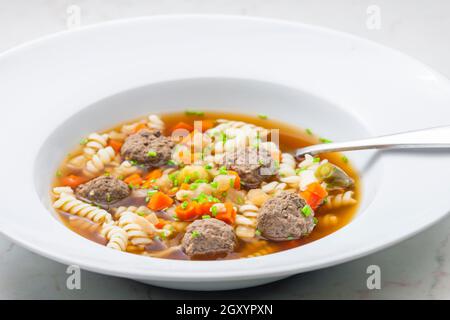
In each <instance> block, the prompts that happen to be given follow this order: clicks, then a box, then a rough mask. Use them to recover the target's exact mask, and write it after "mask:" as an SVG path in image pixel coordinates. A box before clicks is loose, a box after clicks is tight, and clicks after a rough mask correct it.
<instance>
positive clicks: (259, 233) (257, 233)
mask: <svg viewBox="0 0 450 320" xmlns="http://www.w3.org/2000/svg"><path fill="white" fill-rule="evenodd" d="M255 235H257V236H258V237H259V236H260V235H261V231H259V230H258V229H256V231H255Z"/></svg>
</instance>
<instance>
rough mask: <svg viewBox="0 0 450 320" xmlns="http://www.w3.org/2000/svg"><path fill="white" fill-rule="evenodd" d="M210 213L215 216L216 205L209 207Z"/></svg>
mask: <svg viewBox="0 0 450 320" xmlns="http://www.w3.org/2000/svg"><path fill="white" fill-rule="evenodd" d="M211 213H212V215H213V217H215V216H217V213H218V209H217V206H212V207H211Z"/></svg>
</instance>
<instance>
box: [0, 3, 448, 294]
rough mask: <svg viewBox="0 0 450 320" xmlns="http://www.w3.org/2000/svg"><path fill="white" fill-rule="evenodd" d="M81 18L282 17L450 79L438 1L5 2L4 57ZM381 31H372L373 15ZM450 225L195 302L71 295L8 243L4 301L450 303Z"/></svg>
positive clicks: (44, 264) (96, 282)
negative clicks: (390, 52) (371, 271)
mask: <svg viewBox="0 0 450 320" xmlns="http://www.w3.org/2000/svg"><path fill="white" fill-rule="evenodd" d="M70 5H77V6H78V7H79V8H80V9H81V24H82V25H87V24H92V23H98V22H102V21H108V20H112V19H118V18H128V17H136V16H146V15H155V14H169V13H220V14H239V15H250V16H264V17H274V18H280V19H287V20H292V21H301V22H305V23H311V24H317V25H322V26H326V27H330V28H334V29H338V30H343V31H346V32H350V33H353V34H356V35H359V36H362V37H366V38H369V39H372V40H374V41H377V42H380V43H383V44H385V45H388V46H391V47H393V48H396V49H399V50H401V51H404V52H406V53H407V54H409V55H411V56H413V57H416V58H417V59H419V60H421V61H423V62H424V63H426V64H428V65H430V66H431V67H433V68H435V69H436V70H438V71H440V72H441V73H443V74H444V75H446V76H450V60H449V59H448V57H449V53H450V42H449V41H448V38H449V36H450V18H449V17H448V12H449V10H450V2H448V1H445V0H436V1H433V2H430V1H426V0H419V1H417V0H416V1H411V0H409V1H408V0H401V1H400V0H397V1H388V0H384V1H381V0H372V1H366V0H361V1H357V0H341V1H334V0H322V1H317V0H316V1H313V0H310V1H303V0H209V1H201V0H128V1H127V0H109V1H101V0H89V1H88V0H84V1H83V0H71V1H69V0H33V1H28V0H15V1H9V0H0V52H1V51H3V50H6V49H8V48H10V47H12V46H14V45H17V44H20V43H23V42H25V41H28V40H32V39H35V38H37V37H40V36H43V35H46V34H49V33H53V32H57V31H61V30H64V29H65V28H66V25H67V16H68V14H67V12H66V11H67V8H68V7H69V6H70ZM370 5H376V6H377V7H376V8H379V9H380V13H381V25H380V26H381V28H380V29H369V28H367V25H366V21H367V18H368V16H367V13H366V10H367V8H368V6H370ZM449 237H450V217H447V218H446V219H444V220H443V221H442V222H440V223H439V224H438V225H436V226H434V227H432V228H431V229H429V230H427V231H425V232H423V233H421V234H419V235H417V236H415V237H413V238H412V239H410V240H407V241H405V242H403V243H401V244H399V245H396V246H394V247H392V248H390V249H387V250H384V251H382V252H379V253H376V254H373V255H370V256H368V257H365V258H362V259H359V260H357V261H353V262H349V263H346V264H343V265H340V266H336V267H333V268H328V269H324V270H320V271H315V272H310V273H307V274H303V275H298V276H295V277H293V278H290V279H288V280H284V281H280V282H277V283H274V284H270V285H267V286H264V287H260V288H253V289H246V290H238V291H231V292H216V293H193V292H183V291H175V290H168V289H161V288H157V287H151V286H148V285H143V284H140V283H136V282H134V281H129V280H125V279H118V278H113V277H108V276H103V275H98V274H94V273H90V272H84V271H83V272H82V288H81V290H68V289H67V288H66V277H67V274H66V273H65V271H66V266H64V265H61V264H59V263H56V262H53V261H50V260H48V259H45V258H42V257H40V256H37V255H35V254H33V253H31V252H29V251H27V250H25V249H22V248H20V247H18V246H17V245H14V244H12V243H11V242H10V241H8V240H7V239H6V238H4V237H3V236H1V235H0V299H57V298H61V299H93V298H99V299H133V298H136V299H176V298H179V299H195V298H217V299H225V298H233V299H249V298H255V299H272V298H274V299H277V298H278V299H280V298H281V299H283V298H285V299H299V298H303V299H309V298H324V299H341V298H351V299H379V298H383V299H424V298H425V299H450V244H449ZM369 265H378V266H380V268H381V279H382V283H381V289H380V290H368V289H367V287H366V279H367V274H366V268H367V266H369Z"/></svg>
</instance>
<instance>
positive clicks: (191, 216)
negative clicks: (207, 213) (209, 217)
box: [175, 202, 199, 221]
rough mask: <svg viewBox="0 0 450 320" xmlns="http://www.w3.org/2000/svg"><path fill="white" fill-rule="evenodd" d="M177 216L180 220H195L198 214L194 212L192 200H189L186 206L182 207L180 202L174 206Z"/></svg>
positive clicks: (194, 207)
mask: <svg viewBox="0 0 450 320" xmlns="http://www.w3.org/2000/svg"><path fill="white" fill-rule="evenodd" d="M175 213H176V215H177V218H178V219H180V220H182V221H192V220H195V219H196V218H197V217H198V216H199V214H198V213H197V212H196V205H195V203H194V202H189V203H188V204H187V206H185V207H183V205H182V204H180V205H179V206H177V207H176V208H175Z"/></svg>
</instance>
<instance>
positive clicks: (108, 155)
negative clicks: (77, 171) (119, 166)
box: [85, 147, 116, 176]
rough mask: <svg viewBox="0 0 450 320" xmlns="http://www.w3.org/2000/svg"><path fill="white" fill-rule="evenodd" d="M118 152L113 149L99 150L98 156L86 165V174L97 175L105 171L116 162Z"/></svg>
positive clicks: (94, 156)
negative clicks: (108, 165) (107, 166)
mask: <svg viewBox="0 0 450 320" xmlns="http://www.w3.org/2000/svg"><path fill="white" fill-rule="evenodd" d="M115 156H116V152H115V151H114V149H113V148H112V147H106V148H104V149H100V150H98V152H97V153H96V154H94V155H93V156H92V159H91V160H89V161H88V162H87V163H86V166H85V174H86V175H90V176H92V175H97V174H99V173H100V172H102V171H103V170H104V169H105V165H107V164H109V163H110V162H112V161H113V160H114V158H115Z"/></svg>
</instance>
